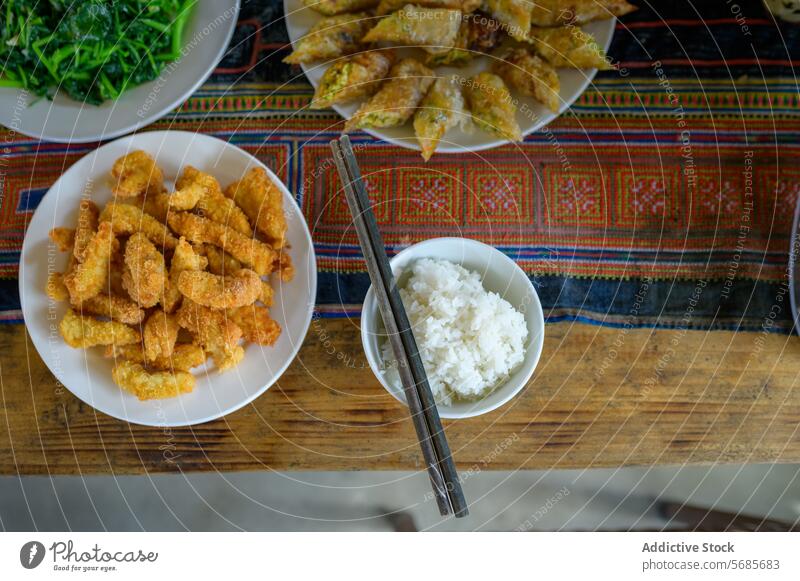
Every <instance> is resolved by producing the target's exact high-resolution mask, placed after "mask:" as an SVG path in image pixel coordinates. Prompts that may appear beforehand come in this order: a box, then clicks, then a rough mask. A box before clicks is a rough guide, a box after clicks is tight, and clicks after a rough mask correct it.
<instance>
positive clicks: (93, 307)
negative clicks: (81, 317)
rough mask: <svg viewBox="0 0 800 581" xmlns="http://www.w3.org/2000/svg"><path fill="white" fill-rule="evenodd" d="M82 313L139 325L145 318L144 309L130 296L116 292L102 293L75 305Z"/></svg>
mask: <svg viewBox="0 0 800 581" xmlns="http://www.w3.org/2000/svg"><path fill="white" fill-rule="evenodd" d="M73 307H74V308H75V309H77V310H78V311H80V312H81V314H89V315H98V316H101V317H108V318H109V319H111V320H112V321H119V322H120V323H125V324H126V325H138V324H139V323H141V322H142V320H143V319H144V311H143V310H142V309H140V308H139V305H137V304H136V303H135V302H133V301H132V300H130V299H129V298H126V297H123V296H119V295H116V294H110V295H109V294H106V293H100V294H98V295H96V296H93V297H92V298H90V299H89V300H86V301H84V302H82V303H81V304H79V305H73Z"/></svg>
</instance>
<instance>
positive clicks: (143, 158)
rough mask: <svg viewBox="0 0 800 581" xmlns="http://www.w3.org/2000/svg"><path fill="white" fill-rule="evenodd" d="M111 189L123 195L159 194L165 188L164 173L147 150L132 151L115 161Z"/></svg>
mask: <svg viewBox="0 0 800 581" xmlns="http://www.w3.org/2000/svg"><path fill="white" fill-rule="evenodd" d="M111 175H112V177H114V178H115V180H116V181H115V183H114V186H113V187H112V188H111V191H112V192H114V195H116V196H121V197H133V196H141V195H143V194H157V193H159V192H161V191H163V190H164V174H163V173H162V172H161V168H159V167H158V166H157V165H156V160H154V159H153V158H152V157H151V156H150V154H148V153H147V152H146V151H141V150H137V151H132V152H130V153H129V154H127V155H124V156H122V157H120V158H119V159H118V160H117V161H115V162H114V167H113V168H112V169H111Z"/></svg>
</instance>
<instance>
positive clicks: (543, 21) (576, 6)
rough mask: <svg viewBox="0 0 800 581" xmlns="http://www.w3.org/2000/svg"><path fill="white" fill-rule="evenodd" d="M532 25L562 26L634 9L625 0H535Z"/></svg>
mask: <svg viewBox="0 0 800 581" xmlns="http://www.w3.org/2000/svg"><path fill="white" fill-rule="evenodd" d="M531 3H532V4H533V8H532V10H531V24H533V26H563V25H564V24H578V25H581V24H586V23H587V22H592V21H594V20H606V19H608V18H611V17H612V16H625V15H626V14H629V13H631V12H633V11H634V10H636V9H637V8H636V6H634V5H633V4H630V3H629V2H627V1H626V0H536V1H535V2H533V1H532V2H531Z"/></svg>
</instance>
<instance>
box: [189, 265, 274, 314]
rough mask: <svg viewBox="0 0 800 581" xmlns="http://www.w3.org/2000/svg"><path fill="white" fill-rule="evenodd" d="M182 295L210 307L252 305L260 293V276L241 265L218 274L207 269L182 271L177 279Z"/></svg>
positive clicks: (224, 307) (227, 307)
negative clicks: (232, 272)
mask: <svg viewBox="0 0 800 581" xmlns="http://www.w3.org/2000/svg"><path fill="white" fill-rule="evenodd" d="M178 289H179V290H180V291H181V293H182V294H183V296H185V297H188V298H190V299H191V300H192V301H194V302H195V303H197V304H198V305H203V306H206V307H211V308H212V309H233V308H236V307H243V306H245V305H252V304H253V303H254V302H255V301H256V300H258V297H259V296H260V294H261V277H259V276H258V275H257V274H256V273H255V272H253V271H252V270H250V269H247V268H243V269H241V270H239V271H237V272H236V273H235V274H226V275H225V276H219V275H217V274H211V273H210V272H199V271H192V270H184V271H183V272H181V274H180V276H179V278H178Z"/></svg>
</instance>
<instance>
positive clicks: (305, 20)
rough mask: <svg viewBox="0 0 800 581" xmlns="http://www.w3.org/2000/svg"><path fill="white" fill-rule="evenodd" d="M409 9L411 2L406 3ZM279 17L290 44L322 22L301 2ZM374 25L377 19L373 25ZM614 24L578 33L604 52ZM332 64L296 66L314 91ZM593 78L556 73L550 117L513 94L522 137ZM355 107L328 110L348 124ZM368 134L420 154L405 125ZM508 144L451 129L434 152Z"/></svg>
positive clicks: (289, 0)
mask: <svg viewBox="0 0 800 581" xmlns="http://www.w3.org/2000/svg"><path fill="white" fill-rule="evenodd" d="M409 3H410V4H414V2H413V1H410V2H409ZM283 12H284V14H285V16H286V29H287V31H288V32H289V40H291V41H292V44H295V43H297V41H298V40H299V39H300V38H302V37H303V36H305V34H307V33H308V31H309V30H310V29H311V27H312V26H314V25H315V24H316V23H317V22H319V21H320V20H321V19H322V18H323V16H322V15H321V14H320V13H319V12H315V11H314V10H312V9H311V8H309V7H307V6H306V5H305V4H304V3H303V0H283ZM375 21H376V22H377V18H376V20H375ZM616 22H617V19H616V18H613V17H612V18H609V19H607V20H598V21H595V22H590V23H589V24H587V25H585V26H583V27H582V28H583V30H584V31H585V32H587V33H588V34H591V35H592V36H594V38H595V40H596V41H597V44H598V45H599V46H600V47H601V48H602V49H603V50H604V51H607V50H608V47H609V46H611V39H612V38H613V37H614V27H615V25H616ZM400 51H401V52H402V53H403V56H418V57H419V55H421V54H422V52H421V51H419V50H418V49H400ZM494 60H496V57H490V56H489V55H481V56H478V57H476V58H475V59H474V60H473V61H472V62H471V63H469V64H468V65H467V66H464V67H460V68H456V67H436V72H437V74H438V75H440V76H450V75H458V76H459V77H464V78H466V77H470V76H472V75H474V74H477V73H479V72H481V71H485V70H488V69H489V68H490V67H491V66H492V63H493V62H494ZM330 64H331V62H322V63H313V64H309V65H305V64H304V65H300V67H301V68H302V69H303V72H304V73H305V75H306V77H308V80H309V81H310V82H311V84H312V85H313V86H314V88H315V89H316V88H317V87H318V86H319V83H320V80H321V79H322V75H323V74H325V71H326V70H327V68H328V66H330ZM596 74H597V69H558V77H559V80H560V82H561V89H560V91H559V94H558V99H559V103H560V106H559V108H558V113H554V112H553V111H550V110H549V109H548V108H547V107H545V106H544V105H542V104H541V103H540V102H538V101H537V100H535V99H533V98H532V97H526V96H524V95H520V94H519V93H517V92H516V91H513V95H514V98H515V99H516V100H517V101H518V106H517V122H518V123H519V126H520V128H521V129H522V134H523V135H528V134H529V133H533V132H534V131H536V130H537V129H540V128H541V127H544V126H545V125H547V124H548V123H550V122H551V121H552V120H553V119H555V118H556V117H558V116H559V115H561V114H562V113H563V112H564V111H566V110H567V109H569V107H570V106H571V105H572V103H574V102H575V100H576V99H577V98H578V97H580V96H581V94H583V92H584V91H585V90H586V87H588V86H589V84H590V83H591V82H592V79H594V76H595V75H596ZM359 105H360V102H355V103H344V104H339V105H334V106H333V109H334V110H335V111H336V112H337V113H339V115H341V116H342V117H344V118H345V119H350V118H351V117H352V116H353V114H354V113H355V112H356V110H357V109H358V107H359ZM364 131H366V132H367V133H369V134H370V135H372V136H373V137H376V138H378V139H382V140H383V141H387V142H389V143H391V144H393V145H398V146H400V147H405V148H406V149H414V150H417V151H419V143H417V138H416V136H415V135H414V128H413V127H412V124H411V123H406V124H405V125H403V126H401V127H390V128H384V129H365V130H364ZM507 143H509V141H508V140H507V139H502V138H498V137H495V136H494V135H491V134H489V133H486V132H485V131H481V130H479V129H475V130H474V131H464V130H462V129H461V128H459V127H454V128H453V129H451V130H450V131H448V132H447V133H446V134H445V136H444V138H443V139H442V141H441V142H440V143H439V146H438V147H437V148H436V151H437V153H464V152H472V151H483V150H486V149H492V148H494V147H499V146H501V145H505V144H507Z"/></svg>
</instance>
